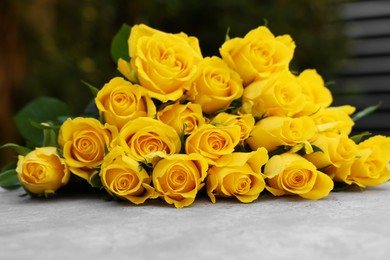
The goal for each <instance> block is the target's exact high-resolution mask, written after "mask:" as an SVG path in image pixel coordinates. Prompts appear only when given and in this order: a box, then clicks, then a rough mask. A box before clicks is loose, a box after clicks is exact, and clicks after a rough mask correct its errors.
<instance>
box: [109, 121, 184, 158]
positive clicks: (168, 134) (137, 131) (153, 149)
mask: <svg viewBox="0 0 390 260" xmlns="http://www.w3.org/2000/svg"><path fill="white" fill-rule="evenodd" d="M115 143H116V144H117V145H120V146H122V147H123V149H124V151H125V153H126V154H127V155H128V156H130V157H132V158H133V159H135V160H136V161H139V162H140V161H145V160H146V162H148V163H149V162H152V161H153V159H154V157H156V156H160V155H161V154H175V153H179V152H180V147H181V142H180V137H179V135H178V134H177V132H176V131H175V129H174V128H173V127H171V126H169V125H166V124H164V123H163V122H161V121H159V120H157V119H152V118H149V117H140V118H137V119H134V120H132V121H129V122H128V123H127V124H126V125H124V126H123V127H122V129H121V130H120V132H119V134H118V138H117V139H116V141H115Z"/></svg>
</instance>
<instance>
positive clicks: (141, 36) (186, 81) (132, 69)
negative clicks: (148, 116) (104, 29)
mask: <svg viewBox="0 0 390 260" xmlns="http://www.w3.org/2000/svg"><path fill="white" fill-rule="evenodd" d="M128 44H129V55H130V59H131V60H130V62H126V61H124V60H123V59H121V60H119V62H118V68H119V71H120V72H121V73H122V74H123V75H124V76H125V77H127V78H128V79H130V81H133V82H139V84H141V85H142V86H143V87H144V88H145V89H147V90H148V93H149V96H150V97H152V98H155V99H158V100H160V101H162V102H166V101H176V100H178V99H180V98H181V97H182V96H183V93H184V91H185V90H187V89H189V88H190V86H191V83H192V81H193V79H194V77H195V76H196V73H197V70H198V63H199V62H200V61H201V60H202V54H201V51H200V48H199V43H198V39H197V38H195V37H191V36H188V35H186V34H185V33H177V34H172V33H165V32H162V31H159V30H155V29H153V28H150V27H148V26H146V25H144V24H140V25H135V26H133V27H132V29H131V34H130V38H129V40H128Z"/></svg>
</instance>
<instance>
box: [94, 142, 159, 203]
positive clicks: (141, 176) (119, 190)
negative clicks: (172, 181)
mask: <svg viewBox="0 0 390 260" xmlns="http://www.w3.org/2000/svg"><path fill="white" fill-rule="evenodd" d="M99 176H100V179H101V182H102V184H103V187H104V188H105V189H106V190H107V192H108V193H110V194H111V195H113V196H115V197H117V198H120V199H123V200H129V201H131V202H132V203H134V204H141V203H144V202H145V201H146V200H147V199H149V198H155V197H156V196H155V193H154V188H153V187H152V186H151V185H150V183H151V181H152V179H151V178H150V176H149V175H148V173H147V172H146V170H145V169H144V168H142V167H140V165H139V163H138V162H137V161H136V160H134V159H133V158H131V157H129V156H127V155H125V152H124V151H123V148H122V147H120V146H116V147H115V148H113V149H112V150H111V151H110V152H109V153H108V154H107V155H106V156H105V158H104V161H103V163H102V165H101V169H100V173H99Z"/></svg>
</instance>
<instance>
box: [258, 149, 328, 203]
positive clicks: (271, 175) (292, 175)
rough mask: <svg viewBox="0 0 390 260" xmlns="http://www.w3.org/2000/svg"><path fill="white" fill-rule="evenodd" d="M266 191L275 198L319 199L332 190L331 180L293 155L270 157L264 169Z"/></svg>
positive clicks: (303, 159)
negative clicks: (283, 196) (282, 196)
mask: <svg viewBox="0 0 390 260" xmlns="http://www.w3.org/2000/svg"><path fill="white" fill-rule="evenodd" d="M264 175H265V181H266V187H265V188H266V189H267V190H268V191H269V192H271V193H272V194H273V195H275V196H281V195H294V194H295V195H299V196H300V197H302V198H305V199H314V200H316V199H321V198H324V197H326V196H327V195H328V194H329V192H330V191H331V190H332V189H333V181H332V179H331V178H330V177H329V176H328V175H326V174H325V173H323V172H320V171H318V170H317V168H316V167H315V165H314V164H312V163H311V162H309V161H308V160H306V159H305V158H303V157H302V156H300V155H298V154H295V153H283V154H281V155H274V156H272V157H271V158H270V159H269V161H268V162H267V163H266V165H265V167H264Z"/></svg>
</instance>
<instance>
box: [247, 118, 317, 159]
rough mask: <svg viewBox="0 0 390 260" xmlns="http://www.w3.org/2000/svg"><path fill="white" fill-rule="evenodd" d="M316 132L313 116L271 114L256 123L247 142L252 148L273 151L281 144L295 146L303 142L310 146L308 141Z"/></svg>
mask: <svg viewBox="0 0 390 260" xmlns="http://www.w3.org/2000/svg"><path fill="white" fill-rule="evenodd" d="M316 133H317V129H316V126H315V124H314V121H313V119H312V118H311V117H308V116H304V117H297V118H292V117H279V116H271V117H266V118H263V119H261V120H260V121H258V122H257V123H256V125H255V126H254V127H253V130H252V132H251V134H250V137H249V138H248V139H247V143H248V144H249V146H250V147H251V148H252V150H255V149H257V148H258V147H265V148H266V149H267V150H268V151H269V152H271V151H274V150H276V149H278V148H279V146H291V147H293V146H296V145H302V144H304V146H305V145H306V146H310V144H308V143H309V142H310V141H311V140H312V139H313V138H314V137H315V135H316ZM305 143H306V144H305ZM309 149H310V148H309Z"/></svg>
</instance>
